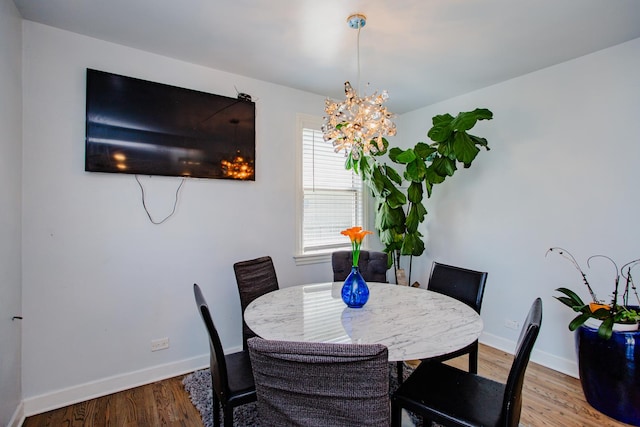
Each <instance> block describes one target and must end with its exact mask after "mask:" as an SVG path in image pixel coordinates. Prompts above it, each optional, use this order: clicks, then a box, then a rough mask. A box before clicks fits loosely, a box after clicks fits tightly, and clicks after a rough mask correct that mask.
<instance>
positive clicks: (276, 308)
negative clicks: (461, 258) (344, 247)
mask: <svg viewBox="0 0 640 427" xmlns="http://www.w3.org/2000/svg"><path fill="white" fill-rule="evenodd" d="M367 284H368V286H369V289H370V292H371V293H370V296H369V301H368V302H367V304H366V305H365V306H364V307H362V308H348V307H347V306H346V305H345V303H344V302H343V301H342V299H341V298H340V290H341V288H342V282H334V283H318V284H312V285H301V286H293V287H289V288H282V289H279V290H277V291H274V292H270V293H268V294H266V295H263V296H261V297H259V298H257V299H256V300H254V301H253V302H252V303H251V304H249V306H248V307H247V308H246V310H245V312H244V319H245V322H246V323H247V325H248V326H249V327H250V328H251V329H252V330H253V331H254V332H255V333H256V334H257V335H259V336H260V337H262V338H265V339H270V340H281V341H308V342H336V343H354V344H372V343H380V344H384V345H385V346H387V348H388V350H389V360H390V361H400V360H413V359H426V358H430V357H435V356H440V355H442V354H447V353H451V352H453V351H455V350H458V349H460V348H463V347H465V346H467V345H468V344H471V343H472V342H473V341H475V340H476V339H478V337H479V336H480V333H481V332H482V327H483V323H482V319H481V318H480V316H479V315H478V313H476V312H475V310H473V309H472V308H471V307H469V306H467V305H466V304H463V303H461V302H460V301H457V300H455V299H453V298H450V297H448V296H445V295H442V294H439V293H436V292H432V291H427V290H425V289H419V288H410V287H407V286H398V285H392V284H388V283H367Z"/></svg>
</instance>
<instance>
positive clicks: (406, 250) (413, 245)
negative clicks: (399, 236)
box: [400, 231, 424, 256]
mask: <svg viewBox="0 0 640 427" xmlns="http://www.w3.org/2000/svg"><path fill="white" fill-rule="evenodd" d="M423 252H424V242H423V241H422V239H421V234H420V233H419V232H417V231H416V232H415V233H406V234H405V236H404V242H402V249H401V250H400V253H401V254H402V255H413V256H420V255H422V253H423Z"/></svg>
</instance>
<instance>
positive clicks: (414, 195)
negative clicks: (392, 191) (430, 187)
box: [407, 181, 423, 203]
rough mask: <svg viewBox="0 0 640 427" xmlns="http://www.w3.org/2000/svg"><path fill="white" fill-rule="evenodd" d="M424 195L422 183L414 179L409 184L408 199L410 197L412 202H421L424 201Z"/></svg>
mask: <svg viewBox="0 0 640 427" xmlns="http://www.w3.org/2000/svg"><path fill="white" fill-rule="evenodd" d="M422 197H423V196H422V183H421V182H415V181H414V182H412V183H411V184H409V188H408V189H407V199H409V201H410V202H411V203H419V202H421V201H422Z"/></svg>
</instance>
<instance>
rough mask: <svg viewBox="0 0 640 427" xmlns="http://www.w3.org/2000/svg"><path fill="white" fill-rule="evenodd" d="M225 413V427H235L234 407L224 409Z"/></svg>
mask: <svg viewBox="0 0 640 427" xmlns="http://www.w3.org/2000/svg"><path fill="white" fill-rule="evenodd" d="M222 410H223V411H224V427H233V406H227V407H226V408H222Z"/></svg>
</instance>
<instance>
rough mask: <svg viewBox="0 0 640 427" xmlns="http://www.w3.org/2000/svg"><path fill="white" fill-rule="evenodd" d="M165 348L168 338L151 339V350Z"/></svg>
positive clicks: (167, 344) (167, 345) (167, 346)
mask: <svg viewBox="0 0 640 427" xmlns="http://www.w3.org/2000/svg"><path fill="white" fill-rule="evenodd" d="M165 348H169V338H166V337H165V338H158V339H155V340H151V351H158V350H164V349H165Z"/></svg>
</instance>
